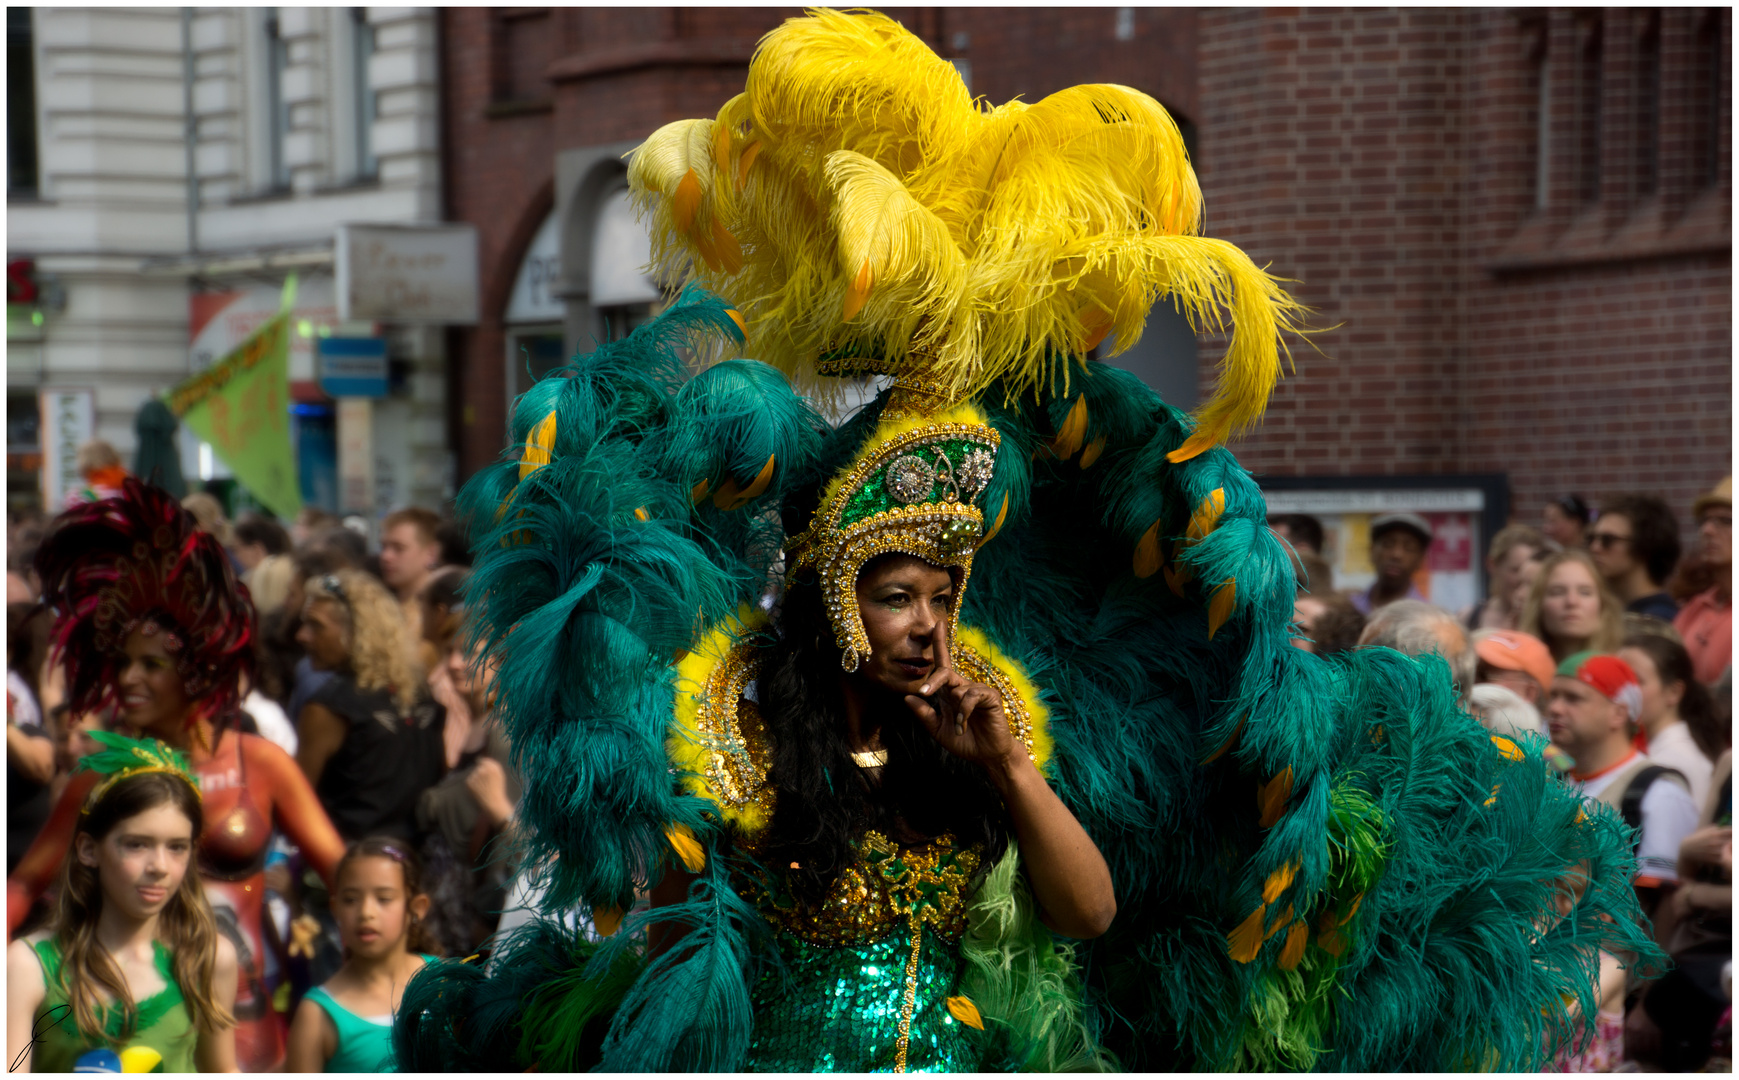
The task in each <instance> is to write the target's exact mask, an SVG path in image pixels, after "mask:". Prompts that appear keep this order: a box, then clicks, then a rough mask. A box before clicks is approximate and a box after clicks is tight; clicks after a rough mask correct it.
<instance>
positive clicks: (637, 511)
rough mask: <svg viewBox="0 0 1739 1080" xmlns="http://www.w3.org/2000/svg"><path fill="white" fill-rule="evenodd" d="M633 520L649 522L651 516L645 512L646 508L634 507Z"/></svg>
mask: <svg viewBox="0 0 1739 1080" xmlns="http://www.w3.org/2000/svg"><path fill="white" fill-rule="evenodd" d="M634 520H636V521H651V520H652V515H651V514H648V513H647V512H646V508H645V507H644V506H636V507H635V508H634Z"/></svg>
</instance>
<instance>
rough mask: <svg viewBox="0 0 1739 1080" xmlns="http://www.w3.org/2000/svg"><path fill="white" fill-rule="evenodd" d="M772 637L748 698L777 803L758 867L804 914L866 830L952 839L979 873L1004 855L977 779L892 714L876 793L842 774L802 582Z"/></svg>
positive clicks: (831, 662) (836, 676)
mask: <svg viewBox="0 0 1739 1080" xmlns="http://www.w3.org/2000/svg"><path fill="white" fill-rule="evenodd" d="M777 629H778V637H777V640H776V641H775V642H774V643H773V644H772V645H771V646H770V647H769V648H768V650H767V656H766V659H765V660H764V661H763V663H762V666H761V678H760V683H759V687H758V689H759V696H760V702H759V704H760V707H761V715H762V718H763V719H764V720H765V722H766V724H767V731H768V734H769V735H770V736H771V739H772V743H773V766H772V768H771V770H769V773H768V782H769V783H771V784H772V785H773V786H774V787H775V788H776V789H777V791H778V801H777V804H776V806H775V808H774V811H773V820H772V823H771V825H770V826H769V827H768V830H767V837H766V840H765V842H764V843H765V847H764V848H763V858H764V860H765V862H766V865H768V866H769V867H778V868H780V871H781V873H785V874H786V875H787V877H786V881H787V887H788V888H789V889H790V890H791V891H792V893H793V894H794V895H795V896H796V897H797V898H798V899H799V900H801V901H803V902H805V903H808V904H811V905H814V904H818V903H820V902H821V900H822V898H823V897H824V896H825V894H826V892H827V889H828V887H829V886H831V885H832V884H833V881H834V879H835V878H837V877H838V876H839V874H840V871H842V870H843V869H845V867H846V866H847V865H849V864H850V862H851V860H852V842H853V841H854V840H856V839H857V838H858V837H859V836H861V835H862V833H863V831H864V830H866V829H875V830H877V831H878V832H881V833H882V834H884V835H886V836H888V837H890V838H893V839H900V838H902V837H905V838H907V839H910V838H911V837H912V836H913V835H914V834H916V835H917V836H922V837H925V838H932V837H935V836H939V835H940V834H942V833H944V832H948V833H952V834H953V836H954V839H955V840H956V841H957V842H958V843H960V844H962V845H969V844H973V843H983V844H984V845H985V846H986V848H987V849H988V850H987V858H986V859H985V861H984V864H983V865H984V866H985V867H989V866H992V865H994V864H995V862H996V860H998V859H999V858H1001V857H1002V853H1003V852H1004V850H1006V848H1007V846H1008V819H1007V812H1006V810H1005V809H1004V808H1003V804H1002V799H1001V797H1000V796H998V794H997V792H996V789H995V788H994V787H992V786H991V784H990V781H989V778H987V777H986V776H985V775H984V771H983V769H982V768H980V767H979V766H978V765H977V764H975V763H973V762H970V761H965V760H962V759H960V758H957V757H955V756H954V755H952V754H950V753H949V752H948V751H946V750H944V749H943V748H942V746H941V745H940V744H939V743H937V742H936V740H935V739H933V738H932V737H931V736H930V733H929V732H928V731H926V730H925V729H924V726H923V725H922V724H921V723H919V721H918V718H917V717H916V716H913V715H912V713H911V711H910V710H909V709H907V708H906V706H905V704H904V703H903V702H892V701H891V703H890V704H889V705H888V706H886V707H885V708H884V712H883V715H882V728H881V737H882V744H883V746H885V747H886V748H887V751H888V763H887V765H886V766H884V767H883V769H882V777H881V783H880V785H879V786H878V787H871V785H870V783H869V782H868V781H867V780H866V779H865V777H864V775H863V771H862V770H860V769H859V768H858V767H857V766H856V765H854V764H852V760H851V747H850V746H849V745H848V742H847V738H846V717H845V699H844V694H843V691H842V688H841V683H840V677H841V671H840V666H839V655H840V650H839V646H838V645H837V644H836V643H835V637H834V632H833V628H832V626H831V625H830V624H829V623H828V620H827V616H826V614H825V612H824V610H823V607H822V602H821V591H820V588H819V587H818V586H817V585H816V583H815V581H814V579H813V578H810V579H808V580H801V579H800V580H799V581H797V582H796V583H794V584H793V585H792V586H791V588H790V589H789V590H788V591H787V592H786V594H785V597H784V600H783V602H782V605H781V609H780V612H779V615H778V618H777ZM890 700H891V696H890ZM787 868H788V869H787Z"/></svg>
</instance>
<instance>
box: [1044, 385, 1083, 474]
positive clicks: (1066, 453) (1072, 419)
mask: <svg viewBox="0 0 1739 1080" xmlns="http://www.w3.org/2000/svg"><path fill="white" fill-rule="evenodd" d="M1086 437H1087V398H1086V396H1085V395H1083V396H1081V397H1078V398H1076V399H1075V404H1074V405H1073V406H1072V407H1071V408H1070V409H1069V415H1068V417H1066V418H1065V419H1064V420H1063V426H1062V427H1060V428H1058V429H1057V437H1056V438H1054V439H1052V440H1051V452H1052V453H1054V454H1056V455H1057V457H1058V458H1060V459H1062V460H1063V461H1067V460H1069V459H1070V458H1072V457H1074V456H1075V451H1077V450H1079V449H1081V442H1082V440H1083V439H1085V438H1086Z"/></svg>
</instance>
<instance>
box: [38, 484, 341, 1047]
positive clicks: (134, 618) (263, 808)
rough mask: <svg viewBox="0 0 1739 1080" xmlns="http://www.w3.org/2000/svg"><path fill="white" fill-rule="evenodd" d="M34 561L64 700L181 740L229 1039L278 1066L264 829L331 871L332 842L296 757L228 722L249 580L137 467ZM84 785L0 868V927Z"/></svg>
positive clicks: (42, 888)
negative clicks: (196, 789)
mask: <svg viewBox="0 0 1739 1080" xmlns="http://www.w3.org/2000/svg"><path fill="white" fill-rule="evenodd" d="M36 568H37V572H38V574H39V575H40V576H41V578H42V586H43V599H44V601H45V602H46V603H48V604H49V605H50V606H52V607H53V608H54V610H55V611H57V612H58V613H60V618H59V620H58V621H57V622H56V624H55V629H54V641H55V646H54V649H55V656H56V657H57V660H58V662H60V663H61V664H63V666H64V668H65V672H66V686H67V701H68V705H69V706H70V707H71V710H72V712H73V713H74V714H75V715H76V714H83V713H89V712H95V711H100V710H104V709H107V708H109V707H111V706H112V707H114V708H115V711H116V720H117V721H118V722H119V724H120V725H121V726H122V727H123V728H125V729H127V730H128V731H129V732H130V733H132V734H136V735H143V736H149V737H151V738H155V739H160V740H162V741H163V742H165V743H167V744H168V745H169V746H170V747H172V748H174V749H176V750H177V751H179V752H181V753H183V754H186V755H187V758H188V761H189V763H190V766H191V768H192V770H193V773H194V775H195V776H197V777H198V778H199V783H200V789H201V792H202V793H203V795H204V799H205V803H204V809H205V814H204V826H205V827H204V829H203V832H198V831H196V832H195V834H194V835H196V836H198V837H199V838H200V841H201V842H200V844H199V845H198V876H199V878H200V880H201V884H202V886H203V889H204V892H205V895H206V897H207V899H208V901H209V902H210V905H211V908H212V917H213V918H215V920H216V925H217V930H218V933H219V934H221V935H222V936H223V937H224V938H226V939H227V940H228V941H229V942H230V944H231V945H232V946H234V948H235V953H236V956H237V959H238V963H239V967H238V969H237V974H236V976H235V980H234V981H235V986H234V987H233V994H234V1002H235V1003H234V1012H235V1018H236V1025H237V1026H236V1029H235V1044H236V1053H237V1055H238V1057H239V1059H240V1062H241V1065H242V1067H243V1068H245V1069H247V1070H249V1071H252V1072H265V1071H269V1070H272V1069H275V1068H277V1067H279V1066H280V1065H281V1064H282V1063H283V1060H284V1037H283V1030H282V1025H281V1023H280V1021H279V1019H278V1016H277V1015H276V1013H274V1012H273V1010H272V1007H271V988H270V987H269V986H268V985H267V983H266V977H265V949H266V947H267V946H266V939H265V936H264V932H263V925H262V914H263V898H264V896H265V867H266V856H267V854H268V851H269V849H270V846H271V838H272V834H273V830H274V829H277V830H281V831H282V832H283V833H284V835H285V836H286V837H288V838H289V840H290V841H291V842H292V843H294V844H295V845H296V846H297V848H298V849H300V851H301V855H302V858H303V859H304V860H305V861H306V863H307V865H308V866H309V867H311V868H312V869H313V870H315V871H316V872H317V873H318V874H319V875H320V876H321V877H322V878H324V879H326V880H328V881H330V880H331V874H332V869H333V867H334V866H335V865H336V864H337V862H338V857H339V856H340V855H341V854H343V852H344V843H343V841H342V840H340V839H339V836H338V832H337V830H335V829H334V828H333V827H332V823H331V821H330V820H328V819H327V816H326V813H325V811H324V810H322V809H321V806H320V801H319V799H318V798H317V797H316V796H315V794H314V790H313V788H312V787H311V786H310V785H309V783H308V780H307V779H306V777H304V776H303V775H302V772H301V770H300V769H298V768H297V767H296V762H295V761H294V760H292V759H291V757H290V756H289V755H288V754H286V753H284V751H282V750H280V749H279V748H278V747H277V746H275V745H273V744H272V743H271V742H270V741H269V740H267V739H263V738H261V737H260V736H258V735H248V734H243V733H242V732H240V731H237V730H235V725H234V721H235V719H236V717H237V715H238V707H239V706H238V697H239V692H240V684H241V679H242V677H243V676H245V675H248V674H251V669H252V663H253V654H254V649H253V637H254V610H253V603H252V601H251V600H250V599H249V596H248V591H247V587H246V586H244V585H241V584H239V583H238V582H237V581H236V580H235V575H234V573H233V572H232V571H231V570H230V566H229V558H228V556H227V555H225V554H224V551H223V549H222V548H221V547H219V546H218V543H217V541H216V540H215V539H213V538H212V537H211V536H210V535H208V534H206V533H203V532H200V531H199V530H198V529H197V528H196V527H195V525H194V522H193V518H192V516H191V515H190V514H188V513H187V511H185V510H183V509H182V508H181V506H180V504H179V503H177V502H176V501H175V500H174V499H173V498H172V497H170V496H169V494H168V493H166V492H164V491H163V490H162V489H160V488H155V487H150V486H148V485H145V484H141V483H139V482H138V481H136V480H128V481H127V482H126V483H125V485H124V488H123V493H122V496H121V497H120V498H115V499H106V500H103V501H101V502H93V503H87V504H85V505H83V506H80V507H78V508H77V509H74V510H70V511H68V512H67V513H65V514H62V515H61V516H60V517H59V518H57V519H56V521H55V525H54V529H53V531H52V532H51V533H50V534H49V535H48V537H47V538H46V539H45V540H44V541H43V544H42V546H41V547H40V548H39V549H38V551H37V557H36ZM93 783H94V780H93V778H92V777H91V776H90V775H89V774H88V773H77V774H75V775H74V776H73V778H72V780H71V781H70V782H69V783H68V784H67V786H66V788H65V790H64V791H62V792H61V794H60V797H59V800H58V801H57V803H56V805H55V808H54V810H53V811H52V812H51V813H50V815H49V819H48V823H47V824H46V825H44V826H43V829H42V832H41V833H40V834H38V836H37V838H36V842H35V843H34V844H32V845H31V847H30V849H29V850H28V851H27V852H25V854H24V857H23V858H22V859H21V860H20V861H19V863H18V866H17V868H16V869H15V870H14V871H13V872H12V875H11V876H10V877H9V878H8V879H7V881H6V919H7V930H8V932H9V933H17V931H18V929H19V926H20V924H21V923H22V922H23V920H24V918H25V916H26V914H27V913H28V912H29V911H30V907H31V904H32V903H34V902H35V900H36V898H37V897H38V896H41V895H42V894H43V893H44V892H46V891H47V890H48V888H49V887H50V886H51V885H52V884H53V883H54V881H55V880H56V877H57V875H59V874H60V873H61V864H62V863H63V862H64V861H66V857H67V851H68V849H69V847H70V846H71V842H72V840H73V836H74V832H75V826H76V823H77V820H78V817H79V807H80V806H81V805H82V804H83V800H84V799H85V798H86V796H87V795H88V793H89V792H90V790H91V788H92V786H93Z"/></svg>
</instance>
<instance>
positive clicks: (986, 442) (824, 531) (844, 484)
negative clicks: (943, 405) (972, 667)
mask: <svg viewBox="0 0 1739 1080" xmlns="http://www.w3.org/2000/svg"><path fill="white" fill-rule="evenodd" d="M909 400H910V397H909V396H908V392H906V388H903V387H901V388H896V390H895V392H894V395H893V397H892V399H891V400H890V402H889V404H888V407H887V408H886V409H884V410H883V414H882V420H881V423H880V424H879V425H878V427H877V428H876V431H875V434H873V435H871V436H870V438H869V439H868V440H866V441H865V442H864V444H863V446H862V447H861V448H860V449H859V450H858V452H857V455H856V456H855V457H854V458H853V459H852V461H851V463H850V464H849V465H847V466H846V467H845V468H844V469H843V470H841V472H840V473H839V474H838V475H837V476H835V477H834V479H833V481H832V482H831V483H830V484H828V486H827V489H826V491H825V492H824V493H823V495H822V499H821V505H820V507H819V508H817V510H816V511H815V516H814V517H813V518H812V519H811V520H810V524H809V528H808V529H806V530H804V531H803V532H802V533H801V534H799V535H798V536H795V537H792V538H791V539H790V540H788V541H787V542H786V552H787V557H788V558H789V559H790V567H791V570H792V571H793V572H795V571H797V570H800V569H803V568H806V567H813V568H815V570H816V571H817V573H818V575H819V577H820V582H821V594H822V601H823V603H824V604H826V606H827V617H828V620H829V621H830V622H831V623H832V624H833V629H834V632H835V634H836V635H837V636H838V643H839V647H840V666H841V667H843V668H844V669H845V670H846V671H856V670H857V667H858V664H859V663H861V662H862V661H863V659H864V658H865V657H867V656H869V653H870V644H869V637H868V636H867V635H866V634H865V632H864V626H863V615H862V613H861V612H860V611H859V609H858V603H857V575H858V573H859V572H860V571H861V570H862V569H863V566H864V564H865V563H867V562H869V561H870V560H871V559H874V558H875V557H876V556H878V555H886V554H888V553H890V552H901V553H904V554H907V555H916V556H917V557H918V558H920V559H923V560H924V561H925V562H928V563H931V564H932V565H935V566H942V567H951V568H957V569H959V570H960V581H959V585H958V587H957V589H956V595H955V603H954V606H953V611H952V614H951V616H950V623H951V629H954V628H956V627H955V626H954V625H953V624H954V623H956V622H957V621H958V618H959V611H960V603H959V600H960V594H962V593H964V592H965V589H966V582H967V580H968V579H969V578H970V577H971V576H972V557H973V555H974V554H975V553H976V552H977V551H978V548H979V547H980V545H982V544H983V543H984V541H985V540H987V539H989V535H987V534H986V532H985V514H984V510H983V509H982V508H981V506H980V505H979V500H980V499H981V498H982V497H983V495H984V492H985V490H986V489H987V488H989V486H990V481H991V477H992V476H993V475H994V474H995V471H996V454H997V450H998V448H999V447H1000V446H1001V444H1002V437H1001V436H1000V435H998V434H997V432H996V430H995V429H994V428H992V427H991V426H990V425H989V424H987V423H986V422H985V419H984V414H983V413H982V412H980V411H979V410H978V408H977V407H975V406H972V405H962V406H958V407H955V408H952V409H948V410H945V411H942V412H937V413H923V412H919V411H916V410H914V409H910V408H908V407H902V404H903V403H904V402H906V401H909Z"/></svg>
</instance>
